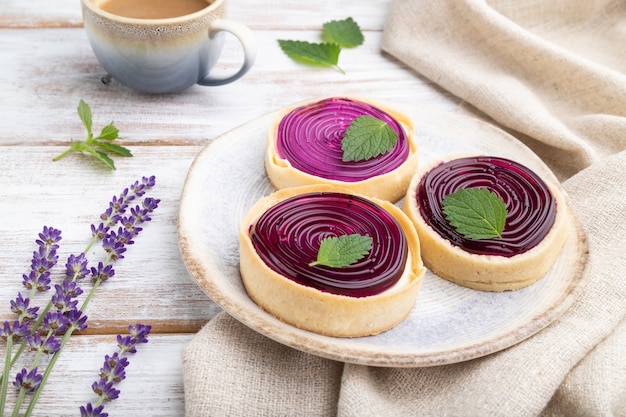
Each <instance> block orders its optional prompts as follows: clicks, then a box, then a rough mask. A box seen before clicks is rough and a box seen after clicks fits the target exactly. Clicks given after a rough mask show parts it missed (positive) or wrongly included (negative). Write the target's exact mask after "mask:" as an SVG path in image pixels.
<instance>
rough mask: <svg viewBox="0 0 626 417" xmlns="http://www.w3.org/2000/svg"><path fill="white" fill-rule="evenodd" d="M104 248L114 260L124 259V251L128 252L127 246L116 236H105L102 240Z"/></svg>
mask: <svg viewBox="0 0 626 417" xmlns="http://www.w3.org/2000/svg"><path fill="white" fill-rule="evenodd" d="M102 248H103V249H104V251H105V252H106V253H108V254H109V256H110V258H111V260H112V261H117V260H118V259H124V255H123V253H124V252H126V248H125V247H124V244H123V243H122V242H118V241H116V240H115V238H114V237H112V236H108V237H105V238H104V239H103V240H102Z"/></svg>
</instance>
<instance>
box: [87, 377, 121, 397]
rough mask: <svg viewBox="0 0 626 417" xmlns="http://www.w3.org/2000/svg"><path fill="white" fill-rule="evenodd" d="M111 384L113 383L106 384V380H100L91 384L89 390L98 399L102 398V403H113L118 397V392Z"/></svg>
mask: <svg viewBox="0 0 626 417" xmlns="http://www.w3.org/2000/svg"><path fill="white" fill-rule="evenodd" d="M113 384H114V383H113V381H110V382H107V380H106V379H100V380H99V381H96V382H94V383H93V384H91V389H92V390H93V392H95V393H96V395H98V397H102V399H103V401H113V400H115V399H117V397H119V395H120V390H118V389H117V388H115V387H113Z"/></svg>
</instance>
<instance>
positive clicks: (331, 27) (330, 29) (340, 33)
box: [322, 17, 364, 48]
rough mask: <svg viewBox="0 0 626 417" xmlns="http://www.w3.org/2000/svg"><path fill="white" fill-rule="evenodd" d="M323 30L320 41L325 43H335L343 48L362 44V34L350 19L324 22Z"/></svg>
mask: <svg viewBox="0 0 626 417" xmlns="http://www.w3.org/2000/svg"><path fill="white" fill-rule="evenodd" d="M323 29H324V31H323V32H322V39H323V40H324V41H325V42H328V43H336V44H337V45H339V46H341V47H343V48H354V47H355V46H359V45H361V44H363V40H364V38H363V33H362V32H361V29H360V28H359V25H358V24H357V23H356V22H355V21H354V20H353V19H352V18H351V17H349V18H347V19H344V20H331V21H330V22H326V23H324V26H323Z"/></svg>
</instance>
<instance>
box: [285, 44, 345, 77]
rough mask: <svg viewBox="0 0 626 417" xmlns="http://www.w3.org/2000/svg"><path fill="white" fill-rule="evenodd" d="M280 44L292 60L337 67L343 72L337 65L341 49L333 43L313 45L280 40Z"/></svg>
mask: <svg viewBox="0 0 626 417" xmlns="http://www.w3.org/2000/svg"><path fill="white" fill-rule="evenodd" d="M278 44H279V45H280V48H281V49H282V50H283V52H284V53H285V54H287V56H288V57H290V58H291V59H293V60H295V61H298V62H302V63H305V64H309V65H319V66H324V67H335V68H337V69H338V70H339V71H341V72H343V70H342V69H341V68H339V66H338V65H337V64H338V62H339V52H341V47H340V46H339V45H337V44H333V43H311V42H306V41H291V40H284V39H279V40H278Z"/></svg>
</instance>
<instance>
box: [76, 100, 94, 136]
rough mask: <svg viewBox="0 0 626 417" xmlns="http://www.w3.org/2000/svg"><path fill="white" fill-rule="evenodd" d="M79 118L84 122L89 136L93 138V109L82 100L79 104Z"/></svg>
mask: <svg viewBox="0 0 626 417" xmlns="http://www.w3.org/2000/svg"><path fill="white" fill-rule="evenodd" d="M78 117H80V120H82V122H83V125H84V126H85V128H86V129H87V133H88V136H89V137H91V123H92V122H91V107H89V104H87V103H85V102H84V101H83V99H80V102H79V103H78Z"/></svg>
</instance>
